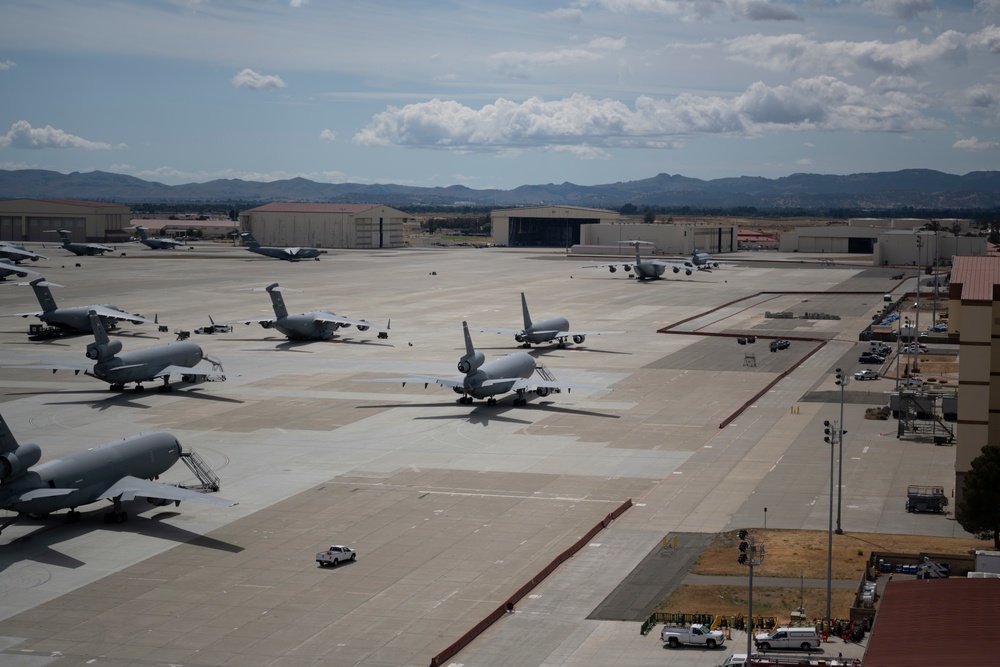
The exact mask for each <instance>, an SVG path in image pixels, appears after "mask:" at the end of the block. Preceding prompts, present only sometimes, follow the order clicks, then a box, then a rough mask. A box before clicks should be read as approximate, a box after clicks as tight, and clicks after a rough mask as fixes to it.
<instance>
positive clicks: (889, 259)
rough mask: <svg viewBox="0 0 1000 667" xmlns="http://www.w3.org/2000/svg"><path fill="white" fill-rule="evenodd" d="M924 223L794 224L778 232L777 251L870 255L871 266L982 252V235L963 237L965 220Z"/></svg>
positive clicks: (947, 259)
mask: <svg viewBox="0 0 1000 667" xmlns="http://www.w3.org/2000/svg"><path fill="white" fill-rule="evenodd" d="M928 222H930V221H929V220H919V219H910V218H900V219H882V218H854V219H852V220H851V221H850V222H849V224H848V225H846V226H845V225H836V226H816V227H797V228H796V229H795V231H794V232H792V233H788V234H782V235H781V243H780V246H779V250H781V251H782V252H809V253H836V254H838V255H846V254H860V255H871V256H872V264H873V265H874V266H927V265H932V264H935V263H937V264H939V265H940V264H942V263H944V264H947V263H948V262H950V261H951V258H952V257H955V256H958V255H985V254H986V249H987V244H986V239H985V238H983V237H981V236H965V234H967V233H968V225H967V224H966V223H968V221H961V220H954V221H953V220H937V222H939V223H942V230H941V231H939V232H937V233H935V232H932V231H925V230H922V229H921V227H923V226H924V225H926V224H927V223H928ZM945 223H948V224H945ZM951 229H955V230H958V231H959V233H960V235H958V236H956V235H955V234H953V233H952V232H951V231H950V230H951ZM962 230H965V231H962ZM935 260H936V262H935Z"/></svg>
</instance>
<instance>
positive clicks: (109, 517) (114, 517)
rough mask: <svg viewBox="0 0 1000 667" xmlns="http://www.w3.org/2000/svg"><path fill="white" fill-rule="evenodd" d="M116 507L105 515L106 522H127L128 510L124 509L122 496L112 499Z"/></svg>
mask: <svg viewBox="0 0 1000 667" xmlns="http://www.w3.org/2000/svg"><path fill="white" fill-rule="evenodd" d="M111 502H112V503H114V509H112V510H111V511H110V512H108V513H107V514H105V515H104V523H125V522H126V521H128V512H126V511H124V510H123V509H122V497H121V496H117V497H115V498H112V499H111Z"/></svg>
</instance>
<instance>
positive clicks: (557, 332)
mask: <svg viewBox="0 0 1000 667" xmlns="http://www.w3.org/2000/svg"><path fill="white" fill-rule="evenodd" d="M521 314H522V315H523V317H524V328H523V329H520V330H515V329H475V330H474V331H481V332H483V333H498V334H511V335H513V336H514V340H516V341H517V342H518V343H520V344H521V347H531V345H532V344H533V343H535V344H537V343H553V342H554V343H556V344H557V345H558V346H559V348H560V349H561V348H564V347H566V345H567V344H568V341H569V339H572V341H573V342H574V343H576V344H577V345H580V344H581V343H583V341H585V340H586V339H587V336H601V335H605V334H620V333H627V332H625V331H572V330H570V328H569V320H567V319H566V318H565V317H553V318H550V319H547V320H542V321H541V322H532V321H531V315H529V314H528V302H527V300H525V298H524V292H521Z"/></svg>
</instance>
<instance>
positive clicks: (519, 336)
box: [514, 331, 524, 343]
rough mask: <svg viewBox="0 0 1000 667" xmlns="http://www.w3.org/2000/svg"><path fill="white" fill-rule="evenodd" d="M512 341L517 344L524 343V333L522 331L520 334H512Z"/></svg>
mask: <svg viewBox="0 0 1000 667" xmlns="http://www.w3.org/2000/svg"><path fill="white" fill-rule="evenodd" d="M514 340H516V341H517V342H518V343H523V342H524V332H523V331H522V332H521V333H516V334H514Z"/></svg>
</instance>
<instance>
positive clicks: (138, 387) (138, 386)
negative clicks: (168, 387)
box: [135, 384, 146, 394]
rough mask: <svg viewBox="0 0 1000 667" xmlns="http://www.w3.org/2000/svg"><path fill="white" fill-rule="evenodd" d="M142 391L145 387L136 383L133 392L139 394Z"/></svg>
mask: <svg viewBox="0 0 1000 667" xmlns="http://www.w3.org/2000/svg"><path fill="white" fill-rule="evenodd" d="M144 391H146V389H145V387H143V386H142V385H141V384H137V385H136V386H135V393H137V394H141V393H142V392H144Z"/></svg>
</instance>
